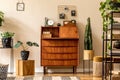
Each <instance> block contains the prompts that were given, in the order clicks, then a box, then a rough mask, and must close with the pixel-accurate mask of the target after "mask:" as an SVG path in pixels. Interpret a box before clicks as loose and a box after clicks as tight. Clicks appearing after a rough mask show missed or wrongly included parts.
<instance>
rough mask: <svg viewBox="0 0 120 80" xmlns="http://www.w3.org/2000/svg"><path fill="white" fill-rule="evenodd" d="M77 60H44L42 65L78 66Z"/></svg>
mask: <svg viewBox="0 0 120 80" xmlns="http://www.w3.org/2000/svg"><path fill="white" fill-rule="evenodd" d="M77 65H78V63H77V60H42V66H77Z"/></svg>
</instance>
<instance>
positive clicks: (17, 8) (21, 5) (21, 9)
mask: <svg viewBox="0 0 120 80" xmlns="http://www.w3.org/2000/svg"><path fill="white" fill-rule="evenodd" d="M16 10H17V11H24V10H25V4H24V3H23V2H22V3H20V2H18V3H17V5H16Z"/></svg>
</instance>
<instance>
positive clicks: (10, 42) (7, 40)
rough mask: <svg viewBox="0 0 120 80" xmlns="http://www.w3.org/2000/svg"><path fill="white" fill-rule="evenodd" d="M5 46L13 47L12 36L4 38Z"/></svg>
mask: <svg viewBox="0 0 120 80" xmlns="http://www.w3.org/2000/svg"><path fill="white" fill-rule="evenodd" d="M2 45H3V48H11V47H12V38H11V37H10V38H2Z"/></svg>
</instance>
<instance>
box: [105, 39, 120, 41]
mask: <svg viewBox="0 0 120 80" xmlns="http://www.w3.org/2000/svg"><path fill="white" fill-rule="evenodd" d="M110 40H111V39H104V41H110ZM116 40H120V39H112V41H116Z"/></svg>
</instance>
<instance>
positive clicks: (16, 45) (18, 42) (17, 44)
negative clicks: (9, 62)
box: [14, 41, 23, 48]
mask: <svg viewBox="0 0 120 80" xmlns="http://www.w3.org/2000/svg"><path fill="white" fill-rule="evenodd" d="M22 44H23V43H22V42H21V41H17V43H16V44H15V46H14V47H15V48H18V47H20V46H21V45H22Z"/></svg>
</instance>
